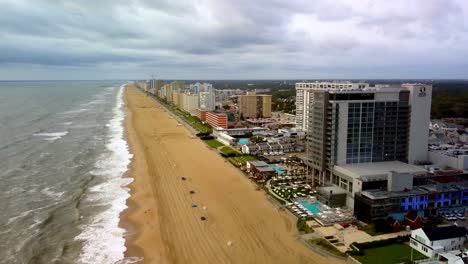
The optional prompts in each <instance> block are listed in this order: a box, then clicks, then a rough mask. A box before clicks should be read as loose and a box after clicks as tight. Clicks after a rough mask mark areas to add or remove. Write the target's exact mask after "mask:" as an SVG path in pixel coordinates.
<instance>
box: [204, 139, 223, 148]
mask: <svg viewBox="0 0 468 264" xmlns="http://www.w3.org/2000/svg"><path fill="white" fill-rule="evenodd" d="M204 141H205V143H206V144H208V145H209V146H210V147H212V148H219V147H222V146H224V145H223V143H221V142H219V141H218V140H216V139H210V140H204Z"/></svg>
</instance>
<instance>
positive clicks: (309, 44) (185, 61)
mask: <svg viewBox="0 0 468 264" xmlns="http://www.w3.org/2000/svg"><path fill="white" fill-rule="evenodd" d="M0 2H1V3H2V8H1V9H0V25H1V26H0V35H1V36H2V41H1V42H0V80H103V79H130V80H133V79H149V78H151V76H152V75H155V77H156V78H162V79H192V80H222V79H225V80H227V79H232V80H239V79H252V80H255V79H257V80H261V79H277V80H283V79H285V80H287V79H299V80H301V79H302V80H307V79H309V80H310V79H467V78H468V76H467V75H466V73H467V72H468V62H467V61H466V59H465V58H467V57H468V35H467V34H466V32H467V31H468V2H466V1H463V0H449V1H441V0H424V1H423V0H417V1H403V0H401V1H352V0H340V1H328V0H327V1H316V2H311V1H306V0H292V1H286V2H285V1H281V0H260V1H248V0H224V1H215V0H201V1H196V2H195V1H168V0H162V1H147V0H133V1H122V0H117V1H110V0H102V1H93V2H88V1H73V2H70V1H65V2H57V1H52V0H38V1H34V2H30V1H26V0H0Z"/></svg>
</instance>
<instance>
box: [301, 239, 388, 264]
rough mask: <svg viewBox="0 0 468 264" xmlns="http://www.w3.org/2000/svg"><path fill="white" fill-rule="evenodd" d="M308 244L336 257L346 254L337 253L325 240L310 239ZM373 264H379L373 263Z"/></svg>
mask: <svg viewBox="0 0 468 264" xmlns="http://www.w3.org/2000/svg"><path fill="white" fill-rule="evenodd" d="M309 243H310V244H312V245H314V246H317V247H319V248H321V249H323V250H326V251H328V252H330V253H332V254H335V255H338V256H341V257H345V256H346V254H345V253H343V252H341V251H339V250H338V249H336V247H335V246H333V245H332V244H330V242H328V241H327V240H326V239H323V238H316V239H311V240H310V241H309ZM375 263H379V262H375Z"/></svg>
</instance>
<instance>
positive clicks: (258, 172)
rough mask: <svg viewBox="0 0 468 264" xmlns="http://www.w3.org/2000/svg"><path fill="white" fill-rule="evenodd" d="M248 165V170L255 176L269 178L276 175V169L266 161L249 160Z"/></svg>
mask: <svg viewBox="0 0 468 264" xmlns="http://www.w3.org/2000/svg"><path fill="white" fill-rule="evenodd" d="M246 167H247V172H248V173H249V175H250V176H251V177H253V178H257V179H268V178H270V177H273V176H275V175H276V171H275V170H274V169H273V168H272V167H271V166H270V165H269V164H268V163H266V162H264V161H259V160H253V161H247V164H246Z"/></svg>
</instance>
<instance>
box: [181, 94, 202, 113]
mask: <svg viewBox="0 0 468 264" xmlns="http://www.w3.org/2000/svg"><path fill="white" fill-rule="evenodd" d="M181 105H182V108H181V109H182V110H184V111H185V112H188V113H190V114H193V115H195V114H196V110H197V108H199V107H198V95H197V94H188V93H183V94H182V100H181Z"/></svg>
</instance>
